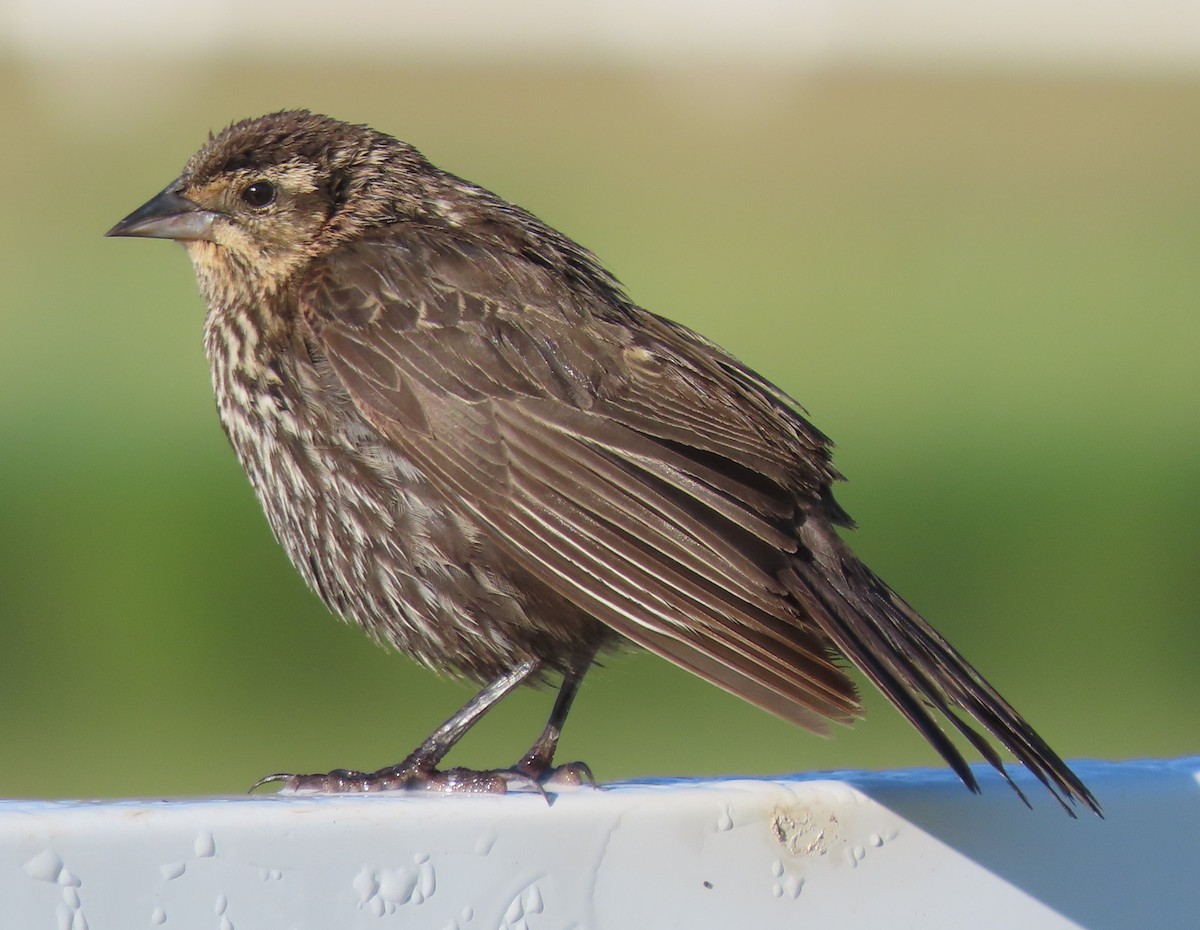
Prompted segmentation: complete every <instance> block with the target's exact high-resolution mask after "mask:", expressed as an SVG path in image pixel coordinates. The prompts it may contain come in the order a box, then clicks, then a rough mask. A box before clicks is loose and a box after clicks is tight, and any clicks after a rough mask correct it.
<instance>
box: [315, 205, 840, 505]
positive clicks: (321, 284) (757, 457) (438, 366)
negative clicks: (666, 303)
mask: <svg viewBox="0 0 1200 930" xmlns="http://www.w3.org/2000/svg"><path fill="white" fill-rule="evenodd" d="M583 254H585V255H586V253H583ZM568 260H569V256H568V259H564V260H562V261H556V260H555V256H553V255H549V256H548V255H547V254H545V253H543V252H539V251H538V250H536V249H530V248H528V247H527V245H526V244H525V243H524V242H522V241H521V239H520V238H519V237H510V238H504V237H502V236H500V235H496V234H490V235H487V236H478V235H464V234H463V233H462V231H460V230H454V229H445V228H406V229H403V230H396V229H389V230H384V231H381V232H379V233H378V234H376V235H372V236H366V237H361V238H359V239H356V240H354V241H351V242H348V243H346V244H344V245H342V246H340V247H339V248H337V249H334V250H333V251H331V252H329V253H328V254H326V255H325V256H323V257H321V258H319V259H317V260H316V261H314V262H313V263H312V265H311V267H310V269H309V271H308V273H307V275H306V276H305V279H304V280H303V281H302V282H301V285H300V291H299V294H300V298H299V299H300V305H301V310H302V315H303V318H304V320H305V322H306V324H307V325H308V326H309V328H310V329H311V330H312V331H313V333H314V334H315V336H316V338H317V339H318V340H319V341H321V342H322V343H323V344H324V345H325V347H326V349H327V351H328V353H329V355H330V358H331V361H333V363H334V366H335V368H336V369H337V370H338V371H339V372H340V373H341V375H342V378H343V380H344V381H346V383H347V387H348V388H349V389H350V393H351V394H352V395H353V396H356V397H358V398H360V399H362V400H363V401H364V402H366V403H367V404H368V405H369V406H372V407H374V408H375V409H376V413H375V416H376V417H378V416H379V415H380V411H383V412H384V413H386V411H387V409H388V408H389V407H392V408H394V409H397V410H401V409H404V410H409V411H413V410H415V409H416V408H417V407H421V408H423V409H424V410H425V413H426V414H427V416H428V415H429V408H430V407H431V406H433V405H438V406H444V405H445V404H446V403H452V402H455V401H459V402H461V401H465V402H467V403H468V404H469V405H471V406H472V407H474V408H476V410H477V411H478V410H480V409H482V408H487V407H489V406H491V405H495V404H497V403H514V402H515V403H517V404H518V405H519V406H520V407H521V409H523V410H526V411H529V412H530V415H533V412H534V411H535V410H537V411H539V413H538V415H539V416H547V415H550V413H549V410H548V407H570V408H575V409H577V410H582V411H585V412H587V413H588V414H589V415H592V416H595V417H599V418H601V419H603V420H604V421H606V422H609V423H612V424H614V425H616V426H619V427H621V428H624V429H631V430H634V431H636V432H638V433H640V434H642V435H645V436H650V437H654V439H655V440H656V441H663V442H666V443H668V444H671V445H673V446H676V447H679V448H694V449H697V450H699V451H700V452H702V453H713V454H715V455H718V456H721V457H723V458H726V459H731V460H734V461H738V462H741V463H742V465H744V466H745V467H747V468H753V469H757V470H761V471H763V472H764V473H765V474H767V475H770V476H771V477H772V479H773V480H776V481H778V482H779V483H780V484H781V485H784V486H792V487H793V488H796V487H806V488H808V489H809V490H810V491H816V490H817V489H818V488H819V487H820V486H822V485H825V484H828V483H829V482H830V481H832V480H835V479H836V477H837V475H836V472H835V471H834V470H833V468H832V466H831V465H830V464H829V447H830V443H829V440H828V439H827V438H826V437H825V436H824V435H823V434H822V433H821V432H820V431H818V430H817V429H816V428H815V427H813V426H812V425H811V424H810V423H809V422H808V421H807V419H806V418H805V417H804V416H803V411H802V410H801V408H800V407H799V406H798V405H797V404H796V403H795V401H793V400H792V399H791V398H790V397H789V396H788V395H787V394H786V393H784V392H783V391H782V390H780V389H779V388H778V387H776V386H775V385H774V384H772V383H771V382H770V381H768V380H766V379H765V378H763V377H761V376H760V375H758V374H757V373H756V372H754V371H753V370H752V369H750V368H748V367H747V366H745V365H743V364H742V363H741V362H739V361H738V360H737V359H736V358H734V357H733V356H732V355H731V354H729V353H728V352H726V351H725V350H724V349H722V348H721V347H720V346H718V345H716V344H714V343H712V342H711V341H709V340H708V339H706V338H704V337H703V336H701V335H699V334H697V333H696V332H694V331H693V330H691V329H689V328H688V327H686V326H683V325H682V324H679V323H676V322H673V321H671V320H668V319H666V318H664V317H660V316H658V315H656V314H653V313H651V312H649V311H647V310H644V309H642V308H640V307H638V306H636V305H634V304H632V303H631V302H630V301H628V300H627V299H626V298H625V297H624V295H623V294H621V293H620V291H619V290H618V289H617V288H616V287H615V286H614V287H609V286H608V285H607V283H606V282H607V281H610V280H611V279H607V278H597V277H596V276H590V279H589V276H587V275H586V274H585V275H580V274H572V273H571V270H570V268H569V267H567V264H568ZM410 422H411V419H410Z"/></svg>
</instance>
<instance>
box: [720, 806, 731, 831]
mask: <svg viewBox="0 0 1200 930" xmlns="http://www.w3.org/2000/svg"><path fill="white" fill-rule="evenodd" d="M717 829H718V830H720V831H721V832H722V833H724V832H725V831H726V830H732V829H733V817H732V816H730V813H729V808H725V810H724V811H723V812H722V814H721V816H720V817H718V818H717Z"/></svg>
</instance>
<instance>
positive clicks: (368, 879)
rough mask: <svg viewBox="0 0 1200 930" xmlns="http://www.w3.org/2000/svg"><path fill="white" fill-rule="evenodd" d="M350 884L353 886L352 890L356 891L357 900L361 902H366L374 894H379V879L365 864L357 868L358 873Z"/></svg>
mask: <svg viewBox="0 0 1200 930" xmlns="http://www.w3.org/2000/svg"><path fill="white" fill-rule="evenodd" d="M351 884H352V885H353V886H354V890H355V891H357V892H358V898H359V901H361V902H362V903H363V904H366V903H367V902H368V901H370V900H371V899H372V898H373V897H375V895H377V894H379V879H378V878H376V877H375V873H374V872H372V871H371V870H370V869H368V868H367V867H366V866H365V865H364V866H363V867H362V868H361V869H359V870H358V874H357V875H355V876H354V881H353V882H351Z"/></svg>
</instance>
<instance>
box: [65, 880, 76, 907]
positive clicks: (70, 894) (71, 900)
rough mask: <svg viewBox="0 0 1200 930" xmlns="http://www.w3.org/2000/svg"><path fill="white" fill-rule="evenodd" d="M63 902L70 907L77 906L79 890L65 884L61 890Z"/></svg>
mask: <svg viewBox="0 0 1200 930" xmlns="http://www.w3.org/2000/svg"><path fill="white" fill-rule="evenodd" d="M62 897H63V904H65V905H66V906H67V907H70V908H77V907H79V890H78V889H77V888H74V887H73V886H71V885H67V887H65V888H64V889H63V890H62Z"/></svg>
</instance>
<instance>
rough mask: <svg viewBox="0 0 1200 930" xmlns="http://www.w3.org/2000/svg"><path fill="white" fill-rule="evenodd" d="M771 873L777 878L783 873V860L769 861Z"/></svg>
mask: <svg viewBox="0 0 1200 930" xmlns="http://www.w3.org/2000/svg"><path fill="white" fill-rule="evenodd" d="M771 874H772V875H774V876H775V877H776V878H779V876H780V875H782V874H783V861H782V860H780V859H776V860H775V861H774V862H772V863H771Z"/></svg>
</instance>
